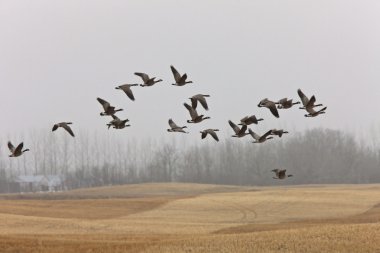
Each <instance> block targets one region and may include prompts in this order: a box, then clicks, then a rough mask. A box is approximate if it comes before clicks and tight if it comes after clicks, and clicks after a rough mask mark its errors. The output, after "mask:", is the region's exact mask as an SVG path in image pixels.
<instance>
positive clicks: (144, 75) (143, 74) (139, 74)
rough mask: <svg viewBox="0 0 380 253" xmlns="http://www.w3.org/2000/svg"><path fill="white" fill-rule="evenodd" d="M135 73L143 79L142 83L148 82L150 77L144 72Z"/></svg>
mask: <svg viewBox="0 0 380 253" xmlns="http://www.w3.org/2000/svg"><path fill="white" fill-rule="evenodd" d="M135 75H136V76H139V77H141V79H142V80H143V81H144V83H146V82H148V81H149V79H150V78H149V76H148V75H147V74H145V73H141V72H135Z"/></svg>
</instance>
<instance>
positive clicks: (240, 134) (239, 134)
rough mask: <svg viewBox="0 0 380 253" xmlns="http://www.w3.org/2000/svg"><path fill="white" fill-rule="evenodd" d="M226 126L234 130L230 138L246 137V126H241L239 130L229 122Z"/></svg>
mask: <svg viewBox="0 0 380 253" xmlns="http://www.w3.org/2000/svg"><path fill="white" fill-rule="evenodd" d="M228 124H230V126H231V128H232V129H233V130H234V132H235V134H234V135H232V137H238V138H241V137H244V136H246V135H247V134H249V133H247V132H246V130H247V125H243V126H242V127H241V128H240V127H239V126H238V125H236V124H235V123H234V122H232V121H231V120H229V121H228Z"/></svg>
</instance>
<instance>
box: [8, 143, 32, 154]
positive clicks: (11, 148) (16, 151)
mask: <svg viewBox="0 0 380 253" xmlns="http://www.w3.org/2000/svg"><path fill="white" fill-rule="evenodd" d="M23 147H24V143H23V142H21V143H20V144H19V145H18V146H17V148H15V147H14V146H13V144H12V143H11V142H10V141H8V148H9V151H11V154H10V155H9V157H18V156H21V155H22V154H23V153H24V152H26V151H29V149H24V150H22V148H23Z"/></svg>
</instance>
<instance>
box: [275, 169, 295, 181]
mask: <svg viewBox="0 0 380 253" xmlns="http://www.w3.org/2000/svg"><path fill="white" fill-rule="evenodd" d="M272 171H273V172H274V173H276V177H273V179H285V178H287V177H292V176H293V175H286V170H279V169H274V170H272Z"/></svg>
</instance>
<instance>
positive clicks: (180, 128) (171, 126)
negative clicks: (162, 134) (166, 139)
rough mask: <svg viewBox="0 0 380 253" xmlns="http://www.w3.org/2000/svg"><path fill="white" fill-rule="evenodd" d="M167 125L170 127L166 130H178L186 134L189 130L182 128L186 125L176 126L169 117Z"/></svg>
mask: <svg viewBox="0 0 380 253" xmlns="http://www.w3.org/2000/svg"><path fill="white" fill-rule="evenodd" d="M168 123H169V126H170V128H169V129H168V132H180V133H186V134H188V133H189V132H186V131H185V130H183V129H184V128H187V126H182V127H180V126H178V125H177V124H176V123H174V121H173V120H172V119H169V122H168Z"/></svg>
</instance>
